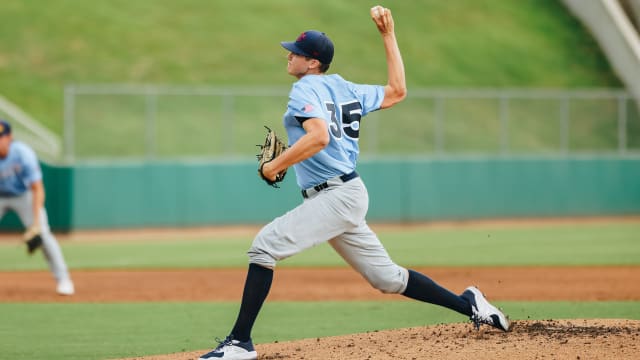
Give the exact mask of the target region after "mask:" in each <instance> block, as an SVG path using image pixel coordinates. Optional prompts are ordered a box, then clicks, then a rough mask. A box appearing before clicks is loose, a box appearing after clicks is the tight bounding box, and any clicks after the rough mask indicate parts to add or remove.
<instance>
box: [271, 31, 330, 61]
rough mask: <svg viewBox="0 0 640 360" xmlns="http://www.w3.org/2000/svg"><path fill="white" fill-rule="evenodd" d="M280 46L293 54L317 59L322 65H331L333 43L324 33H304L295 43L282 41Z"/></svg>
mask: <svg viewBox="0 0 640 360" xmlns="http://www.w3.org/2000/svg"><path fill="white" fill-rule="evenodd" d="M280 44H281V45H282V47H283V48H285V49H287V50H289V51H291V52H292V53H294V54H298V55H304V56H307V57H310V58H313V59H317V60H319V61H320V62H321V63H323V64H327V65H328V64H331V60H333V43H332V42H331V39H329V37H328V36H327V35H326V34H325V33H323V32H320V31H316V30H309V31H305V32H303V33H302V34H300V36H298V38H297V39H296V41H282V42H281V43H280Z"/></svg>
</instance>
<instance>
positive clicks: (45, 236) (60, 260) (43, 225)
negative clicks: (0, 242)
mask: <svg viewBox="0 0 640 360" xmlns="http://www.w3.org/2000/svg"><path fill="white" fill-rule="evenodd" d="M32 207H33V203H32V193H31V191H27V192H25V193H24V194H22V195H19V196H13V197H0V219H2V217H3V216H4V214H5V213H6V212H7V211H8V210H13V211H15V212H16V213H17V214H18V217H19V218H20V221H22V224H23V225H24V226H25V227H29V226H31V224H32V223H33V210H32ZM40 231H41V236H42V252H43V254H44V257H45V259H46V260H47V262H48V263H49V269H50V270H51V273H52V274H53V277H54V278H55V279H56V280H57V281H60V280H66V279H69V270H68V268H67V264H66V263H65V261H64V257H63V256H62V250H61V249H60V245H59V244H58V241H57V240H56V238H55V237H54V236H53V234H52V233H51V229H50V228H49V219H48V217H47V210H46V209H45V208H42V209H40Z"/></svg>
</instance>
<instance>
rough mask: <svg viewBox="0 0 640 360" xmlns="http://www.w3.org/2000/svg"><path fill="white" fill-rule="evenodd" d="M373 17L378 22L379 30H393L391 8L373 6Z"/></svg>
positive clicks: (382, 31)
mask: <svg viewBox="0 0 640 360" xmlns="http://www.w3.org/2000/svg"><path fill="white" fill-rule="evenodd" d="M371 19H372V20H373V22H374V23H375V24H376V26H377V27H378V31H380V33H381V34H388V33H391V32H393V18H392V17H391V10H389V9H387V8H384V7H382V6H380V5H376V6H374V7H372V8H371Z"/></svg>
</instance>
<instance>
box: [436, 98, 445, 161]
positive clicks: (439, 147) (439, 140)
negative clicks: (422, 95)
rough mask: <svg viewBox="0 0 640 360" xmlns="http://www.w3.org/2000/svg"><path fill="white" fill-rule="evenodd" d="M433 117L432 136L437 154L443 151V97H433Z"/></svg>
mask: <svg viewBox="0 0 640 360" xmlns="http://www.w3.org/2000/svg"><path fill="white" fill-rule="evenodd" d="M433 109H434V119H433V127H434V129H433V136H434V137H435V139H434V144H435V151H436V153H437V154H442V153H443V152H444V129H443V127H444V125H443V124H444V119H443V117H444V99H443V98H442V97H440V96H437V97H436V98H435V106H434V107H433Z"/></svg>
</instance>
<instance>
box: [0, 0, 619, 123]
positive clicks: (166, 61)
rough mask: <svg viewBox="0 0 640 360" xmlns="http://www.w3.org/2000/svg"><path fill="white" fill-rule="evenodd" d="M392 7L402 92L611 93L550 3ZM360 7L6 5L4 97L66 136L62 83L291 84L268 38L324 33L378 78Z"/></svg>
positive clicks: (575, 29)
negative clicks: (547, 90) (403, 79)
mask: <svg viewBox="0 0 640 360" xmlns="http://www.w3.org/2000/svg"><path fill="white" fill-rule="evenodd" d="M382 4H383V5H385V6H388V7H390V8H391V9H392V11H393V13H394V17H395V19H396V28H397V34H398V39H399V43H400V47H401V49H402V51H403V56H404V60H405V63H406V73H407V80H408V83H409V86H410V87H424V86H436V87H460V86H462V87H468V86H472V87H485V86H489V87H610V86H614V87H619V86H620V82H619V81H618V80H617V79H616V78H615V76H614V75H613V74H612V71H611V69H610V67H609V65H608V63H607V62H606V60H605V58H604V57H603V56H602V54H601V52H600V50H599V49H598V46H597V45H596V44H595V42H594V41H593V40H592V39H591V37H590V35H589V34H588V33H587V32H586V31H585V29H584V28H582V27H581V25H580V24H579V23H578V22H577V21H576V20H575V19H574V18H572V17H571V16H570V15H569V13H568V12H567V11H566V10H565V8H564V7H563V6H562V5H561V3H560V2H559V1H556V0H509V1H504V0H482V1H464V0H455V1H438V0H420V1H403V2H393V3H384V2H383V3H382ZM372 5H373V3H372V2H370V1H364V0H354V1H348V2H347V1H341V0H327V1H324V2H322V3H317V2H311V1H304V2H301V1H294V0H281V1H277V2H265V1H261V0H244V1H207V0H184V1H179V2H176V1H168V0H136V1H127V0H105V1H100V2H93V1H83V0H52V1H48V2H47V3H46V5H45V4H43V3H42V2H41V1H37V0H6V1H2V2H0V13H2V14H3V21H2V26H1V27H0V43H2V47H1V48H0V83H1V84H3V86H2V93H3V95H5V96H7V97H8V98H9V99H11V100H13V101H14V102H16V103H17V104H19V105H20V106H21V107H23V108H24V109H26V110H27V111H28V112H30V113H31V114H32V115H34V116H35V117H36V118H37V119H39V120H40V121H42V122H43V123H44V124H45V125H46V126H47V127H49V128H50V129H52V130H54V131H55V132H57V133H61V132H62V95H63V93H62V89H63V86H64V85H65V84H69V83H122V82H124V83H162V84H200V85H211V84H215V85H237V84H246V85H265V84H268V85H288V84H290V83H291V80H292V79H291V78H290V77H289V76H288V75H286V73H285V55H286V53H285V51H284V50H283V49H281V48H280V46H279V44H278V42H279V41H281V40H291V39H293V38H295V36H296V35H297V34H298V33H299V32H301V31H303V30H306V29H321V30H323V31H325V32H327V33H328V34H329V35H330V36H331V37H332V38H333V40H334V42H335V45H336V48H337V53H336V57H335V60H334V63H333V65H332V71H335V72H339V73H343V74H345V75H346V76H348V77H349V78H350V79H352V80H354V81H357V82H369V83H382V82H384V81H386V79H385V70H386V66H385V63H384V56H383V53H382V45H381V41H380V39H379V35H378V34H377V32H376V30H375V27H374V26H373V24H372V23H371V20H370V19H369V15H368V9H369V8H370V7H371V6H372Z"/></svg>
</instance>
